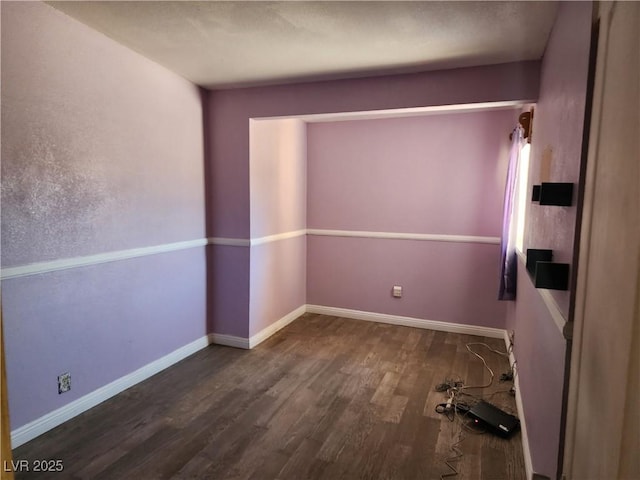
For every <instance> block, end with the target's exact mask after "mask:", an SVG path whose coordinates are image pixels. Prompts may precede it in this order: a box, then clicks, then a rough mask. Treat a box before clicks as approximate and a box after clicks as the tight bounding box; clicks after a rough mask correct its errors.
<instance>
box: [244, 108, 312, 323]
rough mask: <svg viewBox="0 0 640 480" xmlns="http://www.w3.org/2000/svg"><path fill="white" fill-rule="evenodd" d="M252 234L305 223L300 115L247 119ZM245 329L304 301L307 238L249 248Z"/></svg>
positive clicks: (304, 158)
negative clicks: (247, 321) (247, 305)
mask: <svg viewBox="0 0 640 480" xmlns="http://www.w3.org/2000/svg"><path fill="white" fill-rule="evenodd" d="M249 130H250V131H249V133H250V181H249V183H250V188H251V212H250V214H251V215H250V216H251V237H252V238H254V239H255V238H260V237H265V236H269V235H278V234H283V233H288V232H294V231H297V230H302V229H305V228H306V226H307V135H306V133H307V129H306V125H305V123H304V122H302V121H301V120H298V119H279V120H251V122H250V129H249ZM250 277H251V279H250V286H249V288H250V304H249V333H250V335H255V334H256V333H258V332H260V331H261V330H263V329H264V328H266V327H268V326H269V325H271V324H273V323H274V322H276V321H278V320H279V319H281V318H282V317H284V316H285V315H287V314H288V313H290V312H292V311H293V310H295V309H296V308H298V307H301V306H303V305H304V304H305V303H306V301H305V300H306V238H305V236H304V235H303V236H297V237H295V238H288V239H277V240H270V241H268V242H267V243H262V244H260V245H255V246H253V247H252V248H251V266H250Z"/></svg>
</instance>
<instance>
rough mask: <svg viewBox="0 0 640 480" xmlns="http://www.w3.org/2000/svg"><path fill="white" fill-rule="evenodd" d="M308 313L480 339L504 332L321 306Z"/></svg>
mask: <svg viewBox="0 0 640 480" xmlns="http://www.w3.org/2000/svg"><path fill="white" fill-rule="evenodd" d="M307 312H308V313H317V314H321V315H331V316H334V317H344V318H351V319H354V320H365V321H368V322H379V323H389V324H391V325H402V326H405V327H415V328H424V329H427V330H439V331H441V332H450V333H462V334H465V335H478V336H481V337H490V338H503V337H504V333H505V331H504V330H503V329H501V328H491V327H479V326H476V325H462V324H459V323H450V322H439V321H437V320H424V319H421V318H414V317H402V316H399V315H388V314H386V313H375V312H363V311H360V310H351V309H348V308H336V307H325V306H323V305H307Z"/></svg>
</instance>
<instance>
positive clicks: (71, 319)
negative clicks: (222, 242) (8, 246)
mask: <svg viewBox="0 0 640 480" xmlns="http://www.w3.org/2000/svg"><path fill="white" fill-rule="evenodd" d="M205 275H206V272H205V261H204V251H203V250H202V249H199V248H198V249H190V250H184V251H179V252H172V253H164V254H158V255H151V256H147V257H141V258H136V259H131V260H124V261H119V262H112V263H107V264H103V265H92V266H89V267H82V268H76V269H71V270H63V271H59V272H53V273H46V274H42V275H36V276H31V277H23V278H16V279H12V280H8V281H3V282H2V308H3V311H4V318H3V320H4V328H5V342H6V349H7V350H6V353H7V367H8V372H7V373H8V379H9V401H10V411H11V426H12V428H14V429H15V428H18V427H20V426H21V425H24V424H25V423H27V422H29V421H31V420H34V419H35V418H38V417H40V416H42V415H44V414H46V413H49V412H50V411H52V410H54V409H56V408H59V407H62V406H63V405H65V404H66V403H68V402H70V401H73V400H76V399H78V398H80V397H82V396H83V395H86V394H88V393H90V392H92V391H93V390H96V389H98V388H100V387H102V386H103V385H106V384H108V383H110V382H112V381H114V380H117V379H118V378H120V377H122V376H124V375H126V374H128V373H131V372H132V371H134V370H136V369H138V368H140V367H143V366H144V365H146V364H148V363H150V362H152V361H154V360H157V359H158V358H160V357H163V356H164V355H166V354H168V353H170V352H172V351H174V350H176V349H178V348H180V347H182V346H184V345H186V344H188V343H190V342H192V341H193V340H195V339H197V338H200V337H202V336H203V335H205V334H206V323H205V320H204V319H205V315H206V300H205V298H206V297H205ZM64 372H70V373H71V380H72V388H71V390H70V391H69V392H68V393H65V394H64V395H59V394H58V391H57V387H56V378H57V376H58V375H60V374H61V373H64Z"/></svg>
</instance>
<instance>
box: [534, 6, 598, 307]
mask: <svg viewBox="0 0 640 480" xmlns="http://www.w3.org/2000/svg"><path fill="white" fill-rule="evenodd" d="M591 8H592V5H591V2H560V7H559V9H558V15H557V18H556V23H555V25H554V27H553V29H552V31H551V35H550V37H549V43H548V45H547V49H546V51H545V55H544V59H543V61H542V71H541V75H540V98H539V99H538V103H537V108H536V111H535V114H534V118H533V136H532V138H533V140H532V143H531V165H530V170H529V171H530V175H529V191H531V188H532V187H531V186H532V185H539V184H540V182H541V181H544V182H571V183H574V184H575V186H576V187H575V188H574V194H573V206H572V207H552V206H544V205H539V204H538V203H530V204H529V206H528V211H527V229H526V232H525V246H526V247H527V248H549V249H552V250H553V259H554V261H556V262H561V263H569V264H570V263H572V261H573V247H574V245H573V235H574V231H575V227H576V211H577V208H576V207H575V204H576V201H577V190H578V189H577V183H578V180H579V176H580V155H581V149H582V131H583V122H584V112H585V101H586V92H587V71H588V62H589V44H590V35H591ZM552 295H553V297H554V298H555V300H556V302H557V303H558V305H559V307H560V309H561V310H562V312H563V314H564V316H565V317H568V315H569V292H568V291H567V292H563V291H552Z"/></svg>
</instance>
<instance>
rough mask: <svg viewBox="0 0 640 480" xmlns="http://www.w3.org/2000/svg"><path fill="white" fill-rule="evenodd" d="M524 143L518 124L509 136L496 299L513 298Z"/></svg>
mask: <svg viewBox="0 0 640 480" xmlns="http://www.w3.org/2000/svg"><path fill="white" fill-rule="evenodd" d="M524 145H525V139H524V129H523V128H522V127H521V126H520V125H518V127H517V128H516V129H515V130H514V131H513V134H512V136H511V149H510V151H509V168H508V170H507V185H506V187H505V190H504V207H503V208H504V210H503V214H502V238H501V240H500V252H501V262H500V265H501V271H500V291H499V292H498V300H515V298H516V281H517V275H516V273H517V270H516V269H517V264H518V257H517V254H516V235H517V232H516V229H517V225H516V218H515V215H516V187H517V185H518V170H519V167H520V151H521V150H522V147H523V146H524Z"/></svg>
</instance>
